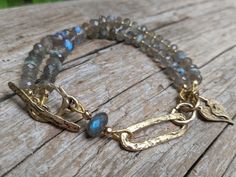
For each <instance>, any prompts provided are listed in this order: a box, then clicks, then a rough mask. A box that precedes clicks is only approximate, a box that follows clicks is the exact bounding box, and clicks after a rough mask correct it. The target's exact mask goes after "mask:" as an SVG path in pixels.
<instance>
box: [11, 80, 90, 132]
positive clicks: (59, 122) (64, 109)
mask: <svg viewBox="0 0 236 177" xmlns="http://www.w3.org/2000/svg"><path fill="white" fill-rule="evenodd" d="M8 86H9V87H10V88H11V89H12V90H13V91H14V92H15V93H16V94H17V95H18V96H19V97H20V98H21V99H22V100H23V101H24V102H25V103H26V105H27V111H28V112H29V114H30V116H31V117H32V118H33V119H35V120H37V121H40V122H48V123H52V124H53V125H56V126H58V127H60V128H63V129H66V130H68V131H71V132H78V131H79V130H80V126H79V125H77V124H76V123H74V122H71V121H68V120H66V119H65V118H63V117H62V115H63V114H65V113H68V112H75V111H76V112H79V113H81V114H82V115H83V114H84V113H86V114H88V113H87V111H86V110H85V109H84V107H83V106H82V104H81V103H80V102H79V101H77V100H76V99H75V98H74V97H72V96H70V95H68V94H67V93H66V92H65V91H64V90H63V89H62V88H60V87H56V86H55V85H53V84H50V85H49V86H48V87H50V89H51V90H53V89H54V90H56V91H57V92H58V93H59V94H60V95H61V96H62V98H63V101H62V104H61V106H60V108H59V110H58V111H57V113H52V112H50V110H49V109H48V107H47V106H46V105H45V103H46V100H47V96H48V95H47V94H45V95H42V94H39V93H47V91H45V90H44V89H45V88H43V87H35V88H33V89H20V88H18V87H17V86H16V85H15V84H13V83H12V82H9V83H8Z"/></svg>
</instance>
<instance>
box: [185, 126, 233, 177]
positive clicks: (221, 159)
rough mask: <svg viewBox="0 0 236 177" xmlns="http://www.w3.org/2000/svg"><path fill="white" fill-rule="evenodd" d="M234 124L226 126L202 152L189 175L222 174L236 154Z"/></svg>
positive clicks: (210, 175)
mask: <svg viewBox="0 0 236 177" xmlns="http://www.w3.org/2000/svg"><path fill="white" fill-rule="evenodd" d="M235 132H236V126H226V127H225V128H224V129H223V131H222V133H221V135H219V137H217V139H216V141H215V142H214V144H213V145H212V146H211V147H210V148H209V149H208V150H207V151H206V152H205V153H204V154H203V157H202V158H201V160H200V161H199V162H198V163H197V165H196V166H195V167H194V168H193V169H192V170H191V173H189V176H193V177H198V176H209V177H215V176H223V174H224V173H225V169H227V168H228V166H229V165H230V164H231V165H233V162H232V160H233V159H234V158H235V156H236V143H235V142H236V136H234V134H235Z"/></svg>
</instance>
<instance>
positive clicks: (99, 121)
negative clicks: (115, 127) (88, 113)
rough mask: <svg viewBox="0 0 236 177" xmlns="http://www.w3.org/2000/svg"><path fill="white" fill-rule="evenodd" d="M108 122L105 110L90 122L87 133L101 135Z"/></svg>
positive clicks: (93, 135) (92, 135)
mask: <svg viewBox="0 0 236 177" xmlns="http://www.w3.org/2000/svg"><path fill="white" fill-rule="evenodd" d="M107 122H108V116H107V114H106V113H105V112H100V113H98V114H96V115H94V116H93V117H92V119H91V120H90V122H89V123H88V127H87V133H88V135H89V136H91V137H95V136H99V135H100V134H101V132H102V131H103V130H104V128H105V126H106V125H107Z"/></svg>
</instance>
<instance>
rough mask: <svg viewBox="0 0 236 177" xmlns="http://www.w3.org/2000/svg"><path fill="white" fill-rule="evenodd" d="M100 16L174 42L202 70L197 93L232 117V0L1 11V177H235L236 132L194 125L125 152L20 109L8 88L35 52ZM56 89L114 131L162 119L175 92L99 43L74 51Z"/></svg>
mask: <svg viewBox="0 0 236 177" xmlns="http://www.w3.org/2000/svg"><path fill="white" fill-rule="evenodd" d="M100 14H104V15H108V14H114V15H120V16H122V17H130V18H131V19H133V20H135V21H137V22H139V24H146V25H147V26H148V27H149V28H150V29H153V30H155V31H156V32H158V33H159V34H162V35H164V36H165V37H166V38H167V39H170V40H171V41H172V42H174V43H177V44H178V45H179V47H180V48H181V49H183V50H185V51H187V53H188V54H189V55H190V56H191V57H192V58H193V61H194V63H196V64H197V65H198V66H200V67H201V71H202V75H203V78H204V81H203V83H202V84H201V93H202V94H203V95H205V96H208V97H213V98H216V99H217V100H219V101H220V102H222V103H223V104H224V106H225V107H226V109H227V111H228V112H229V113H230V114H231V115H232V116H233V117H235V115H236V69H235V68H236V18H235V17H236V1H235V0H178V1H175V0H168V1H167V0H158V1H156V0H145V1H140V0H130V1H125V0H117V1H108V0H100V1H97V2H94V0H80V1H69V2H60V3H55V4H44V5H35V6H28V7H19V8H12V9H5V10H0V25H1V27H0V66H1V69H0V79H1V80H0V83H1V87H0V115H1V116H0V123H1V129H0V140H1V141H0V149H1V150H0V176H45V177H46V176H50V177H51V176H68V177H71V176H109V177H114V176H115V177H119V176H138V177H140V176H148V177H151V176H155V177H157V176H162V177H166V176H173V177H181V176H194V177H206V176H209V177H223V176H224V177H235V176H236V158H235V157H236V143H235V142H236V126H230V125H226V124H225V123H206V122H203V121H201V120H195V121H194V122H193V123H191V125H190V129H189V131H188V133H187V134H186V135H185V136H184V137H181V138H179V139H176V140H173V141H171V142H169V143H166V144H162V145H159V146H156V147H154V148H151V149H148V150H145V151H142V152H136V153H130V152H127V151H124V150H122V149H120V147H119V145H118V144H117V143H116V142H115V141H114V140H111V139H107V138H95V139H87V138H86V137H85V133H84V131H82V132H81V133H69V132H66V131H62V130H60V129H57V128H55V127H53V126H51V125H48V124H43V123H39V122H36V121H33V120H32V119H31V118H29V116H28V115H27V113H26V112H24V111H23V110H22V108H23V103H22V102H21V101H20V100H19V98H17V96H15V95H14V94H12V92H11V91H10V90H9V89H8V86H7V82H8V81H13V82H17V81H18V79H19V75H20V73H21V66H22V63H23V58H24V57H25V56H26V55H27V52H28V51H29V50H30V49H31V48H32V45H33V44H34V43H36V42H37V41H39V40H40V38H41V37H43V36H45V35H46V34H51V33H53V32H55V31H59V30H60V29H63V28H65V27H71V26H74V25H75V24H80V23H82V22H85V21H86V20H88V19H90V18H94V17H97V16H98V15H100ZM57 84H58V85H62V86H63V87H64V88H65V89H66V90H67V91H68V92H69V93H70V94H72V95H75V96H76V97H77V98H79V99H80V100H81V101H82V102H83V103H84V104H85V106H86V107H87V108H88V109H89V110H91V111H93V112H96V111H106V112H108V114H109V117H110V120H109V124H110V125H113V126H114V127H116V128H118V127H125V126H127V125H131V124H132V123H135V122H138V121H140V120H143V119H145V118H148V117H150V116H154V115H161V114H164V113H166V112H168V111H169V110H170V109H171V108H172V107H173V106H174V105H175V102H174V98H175V96H176V94H177V93H176V91H175V89H173V88H172V85H171V82H170V81H169V80H168V79H167V77H166V76H165V75H164V74H163V71H161V70H160V69H159V68H158V67H157V66H156V65H155V63H153V62H152V61H151V59H149V58H148V57H146V56H145V55H144V54H142V53H141V52H139V51H137V50H136V49H134V48H132V47H130V46H125V45H124V44H122V43H115V42H111V41H105V40H97V41H93V42H88V43H86V44H84V45H82V46H81V47H80V48H79V49H77V50H76V51H75V52H74V54H73V55H72V57H70V58H69V59H68V60H67V62H66V63H65V65H64V70H63V71H62V72H61V74H60V75H59V77H58V81H57ZM55 99H56V98H54V100H52V101H55ZM154 128H155V127H154ZM154 128H151V129H148V130H146V131H145V133H146V135H147V134H148V133H150V134H153V132H155V131H154ZM158 128H160V127H158Z"/></svg>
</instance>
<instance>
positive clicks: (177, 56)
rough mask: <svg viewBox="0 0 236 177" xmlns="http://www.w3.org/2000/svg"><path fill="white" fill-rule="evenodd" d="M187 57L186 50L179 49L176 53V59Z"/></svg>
mask: <svg viewBox="0 0 236 177" xmlns="http://www.w3.org/2000/svg"><path fill="white" fill-rule="evenodd" d="M186 57H187V55H186V53H185V52H184V51H178V52H177V53H176V61H177V62H179V61H181V60H184V59H185V58H186Z"/></svg>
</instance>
